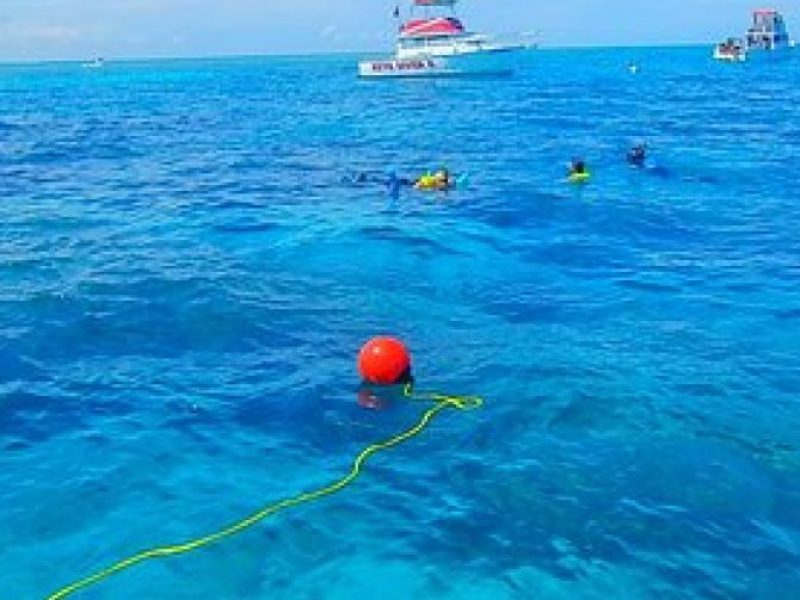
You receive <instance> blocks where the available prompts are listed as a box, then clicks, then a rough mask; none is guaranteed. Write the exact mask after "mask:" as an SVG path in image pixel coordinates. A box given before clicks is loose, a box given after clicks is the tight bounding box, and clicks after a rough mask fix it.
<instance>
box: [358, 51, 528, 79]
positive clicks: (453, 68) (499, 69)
mask: <svg viewBox="0 0 800 600" xmlns="http://www.w3.org/2000/svg"><path fill="white" fill-rule="evenodd" d="M521 51H522V49H521V48H517V47H513V48H511V47H509V48H502V49H497V50H492V51H485V52H474V53H470V54H458V55H453V56H419V57H414V58H402V59H401V58H388V59H385V60H365V61H362V62H360V63H359V65H358V74H359V76H360V77H365V78H412V77H502V76H507V75H511V74H512V73H513V71H514V67H515V63H516V60H517V59H518V58H519V54H520V52H521Z"/></svg>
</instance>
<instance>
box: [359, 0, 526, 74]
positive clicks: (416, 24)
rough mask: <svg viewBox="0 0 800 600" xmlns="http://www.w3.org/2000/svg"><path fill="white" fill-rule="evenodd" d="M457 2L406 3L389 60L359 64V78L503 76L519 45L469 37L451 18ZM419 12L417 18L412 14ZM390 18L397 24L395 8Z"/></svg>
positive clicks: (423, 0) (521, 47) (474, 35)
mask: <svg viewBox="0 0 800 600" xmlns="http://www.w3.org/2000/svg"><path fill="white" fill-rule="evenodd" d="M457 3H458V0H412V4H411V15H410V17H409V18H408V20H406V21H405V22H403V23H402V24H401V25H400V33H399V36H398V39H397V48H396V51H395V55H394V57H392V58H387V59H384V60H365V61H362V62H361V63H359V65H358V73H359V75H360V76H361V77H443V76H458V75H461V76H465V75H466V76H469V75H472V76H476V75H508V74H511V72H512V71H513V67H514V60H515V59H516V58H517V55H518V53H519V52H520V51H521V50H524V49H525V48H527V46H525V45H522V44H517V45H510V44H499V43H496V42H493V41H491V40H490V39H489V38H488V37H486V36H485V35H481V34H477V33H471V32H469V31H467V30H466V29H465V28H464V25H463V24H462V23H461V21H460V20H459V19H458V18H457V17H456V16H455V6H456V4H457ZM420 10H421V11H424V15H423V16H419V15H417V14H415V13H416V12H417V11H420ZM395 17H396V18H397V19H400V9H399V7H398V8H397V9H395Z"/></svg>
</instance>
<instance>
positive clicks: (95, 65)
mask: <svg viewBox="0 0 800 600" xmlns="http://www.w3.org/2000/svg"><path fill="white" fill-rule="evenodd" d="M105 66H106V61H105V60H104V59H103V58H101V57H97V58H95V59H94V60H92V61H90V62H85V63H83V68H84V69H102V68H103V67H105Z"/></svg>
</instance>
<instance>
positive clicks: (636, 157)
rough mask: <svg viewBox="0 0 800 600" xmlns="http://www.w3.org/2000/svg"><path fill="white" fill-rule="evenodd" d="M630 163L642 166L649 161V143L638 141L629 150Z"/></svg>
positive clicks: (634, 165)
mask: <svg viewBox="0 0 800 600" xmlns="http://www.w3.org/2000/svg"><path fill="white" fill-rule="evenodd" d="M627 160H628V164H629V165H630V166H632V167H636V168H639V169H640V168H642V167H644V166H645V162H646V161H647V144H643V143H637V144H634V145H633V146H632V147H631V149H630V150H628V156H627Z"/></svg>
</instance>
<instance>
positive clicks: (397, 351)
mask: <svg viewBox="0 0 800 600" xmlns="http://www.w3.org/2000/svg"><path fill="white" fill-rule="evenodd" d="M358 371H359V373H361V377H363V378H364V380H365V381H367V382H369V383H372V384H374V385H396V384H398V383H403V382H405V381H406V380H407V379H408V378H409V376H410V374H411V355H410V354H409V352H408V349H407V348H406V346H405V344H403V342H401V341H400V340H398V339H395V338H391V337H376V338H373V339H371V340H370V341H368V342H367V343H366V344H364V347H363V348H361V352H360V353H359V355H358Z"/></svg>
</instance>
